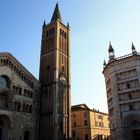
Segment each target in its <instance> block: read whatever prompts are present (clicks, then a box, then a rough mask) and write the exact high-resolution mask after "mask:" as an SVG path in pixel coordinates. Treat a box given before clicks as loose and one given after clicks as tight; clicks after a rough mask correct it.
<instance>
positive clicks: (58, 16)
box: [51, 3, 62, 22]
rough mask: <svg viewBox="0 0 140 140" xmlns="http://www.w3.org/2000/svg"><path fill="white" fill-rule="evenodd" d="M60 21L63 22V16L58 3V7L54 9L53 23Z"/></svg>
mask: <svg viewBox="0 0 140 140" xmlns="http://www.w3.org/2000/svg"><path fill="white" fill-rule="evenodd" d="M58 19H59V20H60V21H62V19H61V14H60V11H59V6H58V3H57V4H56V6H55V9H54V12H53V16H52V19H51V22H54V21H56V20H58Z"/></svg>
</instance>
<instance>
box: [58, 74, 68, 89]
mask: <svg viewBox="0 0 140 140" xmlns="http://www.w3.org/2000/svg"><path fill="white" fill-rule="evenodd" d="M59 80H60V84H61V85H62V86H67V78H66V76H65V75H63V74H61V75H60V78H59Z"/></svg>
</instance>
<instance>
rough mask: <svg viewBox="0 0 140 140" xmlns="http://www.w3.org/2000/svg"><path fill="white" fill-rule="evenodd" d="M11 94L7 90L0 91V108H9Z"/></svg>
mask: <svg viewBox="0 0 140 140" xmlns="http://www.w3.org/2000/svg"><path fill="white" fill-rule="evenodd" d="M11 99H12V94H11V91H10V89H9V88H4V89H1V90H0V108H3V109H6V108H9V109H10V108H11Z"/></svg>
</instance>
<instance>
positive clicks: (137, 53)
mask: <svg viewBox="0 0 140 140" xmlns="http://www.w3.org/2000/svg"><path fill="white" fill-rule="evenodd" d="M133 55H140V53H139V52H136V54H133V53H131V54H127V55H124V56H121V57H117V58H116V60H120V59H124V58H127V57H130V56H133Z"/></svg>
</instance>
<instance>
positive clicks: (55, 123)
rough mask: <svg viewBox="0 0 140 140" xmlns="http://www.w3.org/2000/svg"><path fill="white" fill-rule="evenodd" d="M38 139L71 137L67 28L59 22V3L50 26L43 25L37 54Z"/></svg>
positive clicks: (59, 139)
mask: <svg viewBox="0 0 140 140" xmlns="http://www.w3.org/2000/svg"><path fill="white" fill-rule="evenodd" d="M39 80H40V83H41V97H40V98H41V99H40V129H39V140H69V139H70V138H71V122H70V120H71V117H70V116H71V115H70V110H71V93H70V29H69V24H67V26H66V25H64V24H63V23H62V19H61V15H60V11H59V7H58V3H57V4H56V7H55V10H54V13H53V16H52V19H51V21H50V23H48V24H46V23H45V22H44V24H43V26H42V41H41V55H40V77H39Z"/></svg>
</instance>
